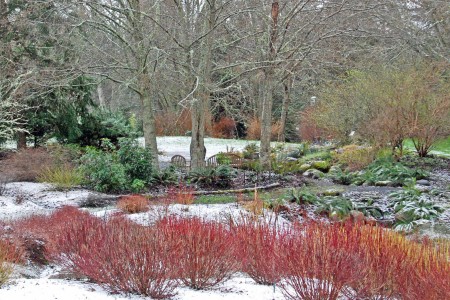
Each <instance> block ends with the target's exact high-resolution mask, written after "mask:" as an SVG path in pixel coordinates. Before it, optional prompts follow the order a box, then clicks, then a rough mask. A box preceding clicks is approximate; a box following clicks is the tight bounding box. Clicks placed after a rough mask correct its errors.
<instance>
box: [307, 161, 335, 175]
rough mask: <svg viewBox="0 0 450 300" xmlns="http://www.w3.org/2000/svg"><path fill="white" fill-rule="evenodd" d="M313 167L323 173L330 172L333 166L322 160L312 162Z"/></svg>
mask: <svg viewBox="0 0 450 300" xmlns="http://www.w3.org/2000/svg"><path fill="white" fill-rule="evenodd" d="M311 167H312V168H314V169H317V170H319V171H322V172H328V170H330V167H331V165H330V163H329V162H327V161H325V160H320V161H314V162H312V164H311Z"/></svg>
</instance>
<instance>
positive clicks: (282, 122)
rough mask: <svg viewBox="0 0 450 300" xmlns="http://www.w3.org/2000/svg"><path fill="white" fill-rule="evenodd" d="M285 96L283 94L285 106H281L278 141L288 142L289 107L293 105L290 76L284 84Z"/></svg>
mask: <svg viewBox="0 0 450 300" xmlns="http://www.w3.org/2000/svg"><path fill="white" fill-rule="evenodd" d="M283 86H284V94H283V104H282V106H281V118H280V132H279V134H278V141H279V142H285V141H286V121H287V116H288V112H289V105H290V104H291V86H292V77H291V75H289V76H288V77H287V78H286V81H284V82H283Z"/></svg>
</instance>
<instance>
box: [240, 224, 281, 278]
mask: <svg viewBox="0 0 450 300" xmlns="http://www.w3.org/2000/svg"><path fill="white" fill-rule="evenodd" d="M273 225H274V224H271V223H270V222H269V221H264V220H255V219H250V218H247V219H245V218H244V219H243V220H241V222H239V225H237V226H235V227H234V229H235V230H236V237H237V257H238V258H239V259H240V261H241V262H242V266H241V268H242V271H243V272H245V273H247V274H248V275H249V276H250V277H251V278H252V279H253V280H255V281H256V282H257V283H259V284H267V285H272V284H275V283H277V282H278V281H280V279H281V275H282V274H281V272H280V270H279V268H278V265H279V262H280V259H281V255H282V253H283V251H284V243H285V242H286V238H287V235H288V234H289V231H288V230H280V229H277V227H276V226H273Z"/></svg>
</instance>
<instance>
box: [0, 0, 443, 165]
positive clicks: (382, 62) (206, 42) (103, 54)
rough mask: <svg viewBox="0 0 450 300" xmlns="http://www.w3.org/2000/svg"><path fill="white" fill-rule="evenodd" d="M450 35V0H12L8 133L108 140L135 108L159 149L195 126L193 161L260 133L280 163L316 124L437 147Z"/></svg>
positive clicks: (4, 20) (7, 4)
mask: <svg viewBox="0 0 450 300" xmlns="http://www.w3.org/2000/svg"><path fill="white" fill-rule="evenodd" d="M449 39H450V5H449V4H448V3H447V1H432V0H412V1H397V0H385V1H384V0H376V1H369V0H364V1H356V0H331V1H321V0H287V1H264V0H247V1H240V0H234V1H230V0H228V1H227V0H153V1H150V0H101V1H98V0H84V1H75V0H59V1H37V0H29V1H23V0H9V1H6V0H0V41H1V44H0V68H1V73H0V74H1V75H0V99H1V105H0V138H3V139H6V138H11V137H13V136H18V137H19V140H20V142H21V143H20V144H21V145H22V146H23V144H24V142H25V137H26V135H30V136H32V137H33V138H34V139H35V142H36V143H39V142H41V141H40V140H41V139H45V138H48V137H50V136H57V137H58V138H59V139H60V140H61V141H64V142H77V143H82V144H92V143H94V144H95V143H96V142H98V140H99V138H101V137H105V136H108V137H113V138H115V137H118V136H122V135H124V134H126V132H127V131H129V129H130V128H131V127H134V128H135V129H137V128H138V127H140V126H134V125H133V124H130V122H128V121H127V118H128V117H130V116H132V114H133V113H134V114H136V115H137V118H138V120H139V122H138V123H141V124H142V125H141V126H142V130H143V134H144V137H145V141H146V147H147V148H149V149H150V150H151V152H152V153H157V144H156V135H157V134H158V133H162V134H171V133H178V134H180V133H182V134H184V133H185V131H190V135H191V136H192V142H191V159H192V165H193V166H194V167H195V166H201V165H202V164H203V163H204V158H205V150H204V142H203V139H204V137H205V136H206V135H218V136H226V137H229V136H232V135H237V134H238V133H239V135H242V136H244V135H245V134H248V135H249V136H250V137H254V138H258V139H260V140H261V156H260V157H261V163H262V165H264V166H268V165H269V154H270V146H269V143H270V140H273V139H277V140H280V141H284V140H295V139H299V138H305V137H306V136H307V135H308V134H306V133H305V134H304V135H303V137H302V136H301V135H300V136H299V129H298V128H300V131H302V129H303V130H304V131H305V128H308V126H312V125H313V126H315V127H317V128H319V129H320V130H319V131H321V132H320V133H321V136H322V137H324V136H332V137H334V138H339V139H343V138H344V137H346V136H347V135H348V133H349V130H350V131H353V130H354V131H356V132H357V133H358V134H360V137H361V138H363V139H366V140H370V141H375V142H376V143H388V144H390V145H393V146H395V145H398V142H399V141H400V140H402V139H403V138H406V137H420V138H418V139H416V140H415V141H416V142H417V143H419V144H420V145H425V146H424V147H425V148H426V147H428V145H429V144H430V140H432V139H431V138H430V137H431V136H433V139H434V138H436V137H439V136H442V135H446V134H448V133H449V127H448V126H449V125H448V122H445V121H444V120H449V119H450V116H449V105H448V102H449V99H448V94H449V92H448V86H449V85H448V82H449V78H448V66H449V63H450V47H449V43H450V40H449ZM430 66H432V67H430ZM392 83H395V85H392ZM412 88H414V89H412ZM311 97H316V99H317V102H318V103H317V105H315V106H314V107H311V104H310V99H311ZM356 100H357V101H356ZM425 100H426V101H425ZM369 104H370V105H369ZM405 105H406V106H405ZM302 111H303V113H302ZM406 114H409V117H407V116H406ZM120 115H121V116H120ZM393 120H396V121H397V123H398V124H397V125H396V126H393V125H392V126H391V124H390V123H392V122H393ZM430 120H431V121H432V123H433V124H431V125H430V124H428V123H427V125H426V126H425V123H426V122H430ZM435 120H436V122H437V123H436V124H439V125H438V126H437V127H439V129H436V128H434V127H433V126H434V124H435V123H434V121H435ZM441 120H442V121H441ZM333 122H334V123H333ZM427 126H428V127H427ZM431 127H432V128H431ZM170 128H172V130H171V131H172V132H169V131H170V130H169V129H170ZM400 128H402V129H401V130H400ZM405 128H409V129H408V130H406V129H405ZM424 128H426V129H424ZM135 129H134V130H135ZM306 131H307V130H306ZM319 131H318V132H319ZM317 137H318V136H317V134H316V135H313V136H312V138H317ZM419 147H421V146H419ZM153 159H154V164H155V166H157V165H158V164H157V155H153Z"/></svg>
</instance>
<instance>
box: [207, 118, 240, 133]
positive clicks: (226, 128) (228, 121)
mask: <svg viewBox="0 0 450 300" xmlns="http://www.w3.org/2000/svg"><path fill="white" fill-rule="evenodd" d="M235 131H236V122H235V121H234V120H233V119H232V118H229V117H222V118H220V120H219V121H217V122H215V123H213V124H212V136H213V137H216V138H233V137H234V135H235Z"/></svg>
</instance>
